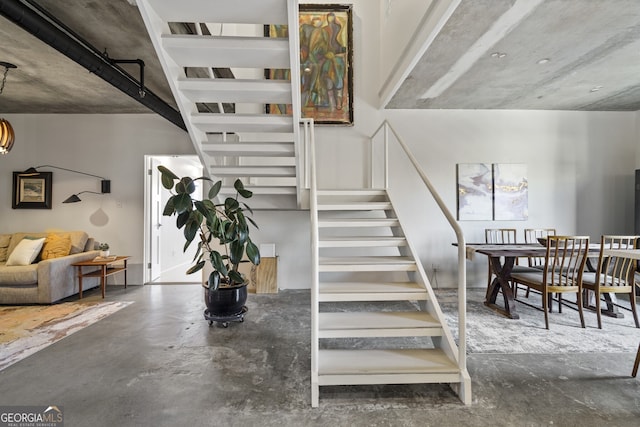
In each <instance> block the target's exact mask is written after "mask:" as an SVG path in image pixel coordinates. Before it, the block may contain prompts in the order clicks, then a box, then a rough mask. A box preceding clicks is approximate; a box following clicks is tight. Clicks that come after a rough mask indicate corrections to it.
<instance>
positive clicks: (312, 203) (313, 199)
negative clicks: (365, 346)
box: [301, 119, 320, 402]
mask: <svg viewBox="0 0 640 427" xmlns="http://www.w3.org/2000/svg"><path fill="white" fill-rule="evenodd" d="M301 123H302V125H303V133H304V141H305V144H304V146H305V147H306V150H305V151H306V153H305V154H306V156H307V159H308V162H307V168H308V169H307V172H308V174H307V175H306V178H308V180H309V181H308V184H309V213H310V215H311V218H310V220H311V383H312V384H317V383H318V351H319V344H318V335H319V326H318V317H319V316H320V314H319V305H318V301H319V299H320V279H319V274H320V273H319V263H320V252H319V240H320V238H319V232H318V197H317V196H318V186H317V181H316V146H315V144H316V142H315V133H314V126H313V119H302V120H301ZM311 389H312V390H317V387H311ZM315 401H317V396H316V397H315V399H314V397H313V396H312V402H315Z"/></svg>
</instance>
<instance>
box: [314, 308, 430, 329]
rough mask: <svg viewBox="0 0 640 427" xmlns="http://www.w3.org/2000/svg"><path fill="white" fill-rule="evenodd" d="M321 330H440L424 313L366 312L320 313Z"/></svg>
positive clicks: (427, 314)
mask: <svg viewBox="0 0 640 427" xmlns="http://www.w3.org/2000/svg"><path fill="white" fill-rule="evenodd" d="M319 327H320V329H321V330H324V331H326V330H348V329H389V328H441V324H440V322H438V320H436V319H435V318H434V317H433V316H431V315H430V314H429V313H427V312H424V311H395V312H390V311H368V312H336V313H320V315H319Z"/></svg>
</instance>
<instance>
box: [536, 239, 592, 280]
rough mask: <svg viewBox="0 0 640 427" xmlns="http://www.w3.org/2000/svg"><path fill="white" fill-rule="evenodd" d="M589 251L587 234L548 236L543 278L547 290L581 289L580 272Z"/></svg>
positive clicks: (582, 269)
mask: <svg viewBox="0 0 640 427" xmlns="http://www.w3.org/2000/svg"><path fill="white" fill-rule="evenodd" d="M588 253H589V237H588V236H548V237H547V253H546V256H545V264H544V279H545V284H546V287H547V288H548V289H549V292H556V290H554V289H553V288H558V290H557V292H562V288H574V287H577V288H578V289H580V290H581V289H582V273H583V271H584V266H585V264H586V262H587V255H588Z"/></svg>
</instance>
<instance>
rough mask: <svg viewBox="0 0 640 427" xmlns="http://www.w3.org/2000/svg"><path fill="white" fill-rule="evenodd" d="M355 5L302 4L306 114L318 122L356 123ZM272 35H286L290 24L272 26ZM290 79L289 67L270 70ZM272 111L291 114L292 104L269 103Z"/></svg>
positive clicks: (270, 75) (274, 76) (302, 76)
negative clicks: (354, 105) (354, 97)
mask: <svg viewBox="0 0 640 427" xmlns="http://www.w3.org/2000/svg"><path fill="white" fill-rule="evenodd" d="M351 9H352V6H351V5H329V4H326V5H322V4H301V5H300V19H299V24H300V28H299V32H300V90H301V105H302V117H305V118H313V119H314V121H315V123H317V124H336V125H349V126H351V125H353V69H352V67H353V65H352V64H353V27H352V16H351ZM265 31H266V32H267V34H266V35H268V36H269V37H286V36H287V35H288V28H287V26H286V25H269V26H267V27H266V28H265ZM266 75H267V78H269V79H288V78H290V76H289V71H288V70H266ZM267 113H269V114H291V105H285V104H268V105H267Z"/></svg>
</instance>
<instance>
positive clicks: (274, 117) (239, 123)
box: [138, 0, 302, 209]
mask: <svg viewBox="0 0 640 427" xmlns="http://www.w3.org/2000/svg"><path fill="white" fill-rule="evenodd" d="M138 7H139V9H140V12H141V14H142V17H143V19H144V22H145V25H146V27H147V30H148V31H149V35H150V37H151V40H152V42H153V45H154V47H155V49H156V52H157V54H158V57H159V59H160V62H161V64H162V66H163V69H164V72H165V75H166V76H167V79H168V81H169V85H170V86H171V89H172V92H173V94H174V97H175V99H176V102H177V103H178V106H179V108H180V112H181V114H182V116H183V119H184V122H185V124H186V126H187V130H188V132H189V135H190V137H191V140H192V142H193V145H194V147H195V149H196V152H197V154H198V156H199V157H200V159H201V161H202V163H203V166H204V168H205V170H206V174H207V175H208V176H209V177H210V178H211V179H213V180H220V179H221V180H222V181H223V189H222V191H221V193H220V194H221V196H222V197H225V196H229V195H231V196H234V195H235V190H234V189H233V182H234V181H235V180H236V179H237V178H240V179H241V180H242V181H243V182H244V185H245V188H247V189H248V190H251V191H253V193H254V197H253V198H252V199H251V200H250V202H249V204H250V206H251V207H252V208H253V209H298V208H300V207H301V200H302V197H301V192H302V190H301V186H300V185H299V176H300V173H299V168H300V166H299V164H298V160H297V159H298V157H297V156H296V154H297V144H298V143H299V135H300V131H299V122H300V113H299V111H300V108H299V106H300V90H299V84H298V83H296V84H292V82H299V81H300V72H299V69H300V67H299V41H298V34H297V31H294V32H293V34H292V37H288V36H287V37H282V33H283V32H282V31H279V32H278V33H279V36H278V37H271V36H270V35H269V34H268V31H265V29H269V28H272V29H275V28H280V27H281V26H290V25H291V24H293V25H295V27H294V28H297V25H298V24H297V23H298V1H297V0H217V1H208V0H181V1H175V0H138ZM285 33H286V32H285ZM273 70H277V72H271V71H273ZM267 76H269V78H267ZM276 76H283V77H281V79H277V78H276ZM289 76H290V78H289ZM275 105H279V106H282V105H287V106H290V108H288V110H287V111H289V113H286V114H274V113H273V111H274V110H275V108H274V106H275ZM268 111H271V113H269V112H268Z"/></svg>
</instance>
